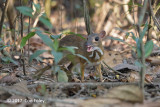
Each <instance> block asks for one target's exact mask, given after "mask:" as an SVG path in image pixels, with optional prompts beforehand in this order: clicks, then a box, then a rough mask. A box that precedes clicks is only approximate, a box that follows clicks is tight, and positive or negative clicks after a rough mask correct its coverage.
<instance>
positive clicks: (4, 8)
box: [0, 0, 8, 38]
mask: <svg viewBox="0 0 160 107" xmlns="http://www.w3.org/2000/svg"><path fill="white" fill-rule="evenodd" d="M7 7H8V0H6V2H5V6H3V7H2V10H3V11H2V12H3V13H2V16H1V22H0V38H2V29H3V22H4V17H5V13H6V11H7Z"/></svg>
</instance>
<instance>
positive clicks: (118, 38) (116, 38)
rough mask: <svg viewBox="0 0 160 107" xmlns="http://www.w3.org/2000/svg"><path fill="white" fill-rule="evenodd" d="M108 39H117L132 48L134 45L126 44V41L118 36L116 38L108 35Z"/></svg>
mask: <svg viewBox="0 0 160 107" xmlns="http://www.w3.org/2000/svg"><path fill="white" fill-rule="evenodd" d="M108 39H112V40H117V41H119V42H123V43H125V44H127V45H128V46H130V47H132V48H135V47H134V46H132V45H130V44H128V43H127V42H125V41H124V40H122V39H120V38H116V37H111V36H110V37H108Z"/></svg>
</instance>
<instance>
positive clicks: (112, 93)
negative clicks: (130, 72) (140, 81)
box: [106, 85, 143, 103]
mask: <svg viewBox="0 0 160 107" xmlns="http://www.w3.org/2000/svg"><path fill="white" fill-rule="evenodd" d="M106 97H107V98H114V99H120V100H124V101H130V102H141V103H142V102H143V95H142V91H141V90H140V88H139V87H138V86H135V85H124V86H119V87H115V88H112V89H110V90H109V92H108V93H107V94H106Z"/></svg>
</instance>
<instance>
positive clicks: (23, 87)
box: [9, 81, 32, 100]
mask: <svg viewBox="0 0 160 107" xmlns="http://www.w3.org/2000/svg"><path fill="white" fill-rule="evenodd" d="M9 88H10V89H13V90H17V91H19V92H21V93H26V94H31V92H30V91H29V90H28V88H27V81H21V82H19V83H17V84H15V85H13V86H10V87H9ZM10 99H24V100H25V99H26V98H25V97H23V96H19V95H13V96H12V97H11V98H10ZM29 99H32V98H29Z"/></svg>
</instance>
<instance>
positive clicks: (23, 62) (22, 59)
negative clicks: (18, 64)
mask: <svg viewBox="0 0 160 107" xmlns="http://www.w3.org/2000/svg"><path fill="white" fill-rule="evenodd" d="M20 4H21V6H22V0H21V1H20ZM20 18H21V39H22V38H23V15H22V13H21V16H20ZM24 55H25V49H24V48H23V51H22V55H21V56H22V57H21V61H22V67H23V74H24V75H26V69H25V61H24Z"/></svg>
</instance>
